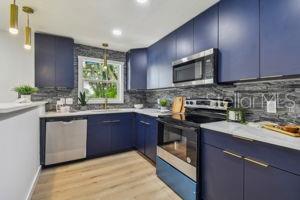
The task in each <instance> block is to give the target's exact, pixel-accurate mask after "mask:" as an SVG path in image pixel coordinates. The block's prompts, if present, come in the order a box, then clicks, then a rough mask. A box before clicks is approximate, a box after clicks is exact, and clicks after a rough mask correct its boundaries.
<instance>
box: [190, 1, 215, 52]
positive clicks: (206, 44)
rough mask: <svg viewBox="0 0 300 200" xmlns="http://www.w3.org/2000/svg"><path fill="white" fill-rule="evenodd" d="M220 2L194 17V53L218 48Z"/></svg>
mask: <svg viewBox="0 0 300 200" xmlns="http://www.w3.org/2000/svg"><path fill="white" fill-rule="evenodd" d="M218 9H219V8H218V4H217V5H215V6H212V7H210V8H209V9H208V10H206V11H205V12H203V13H201V14H200V15H198V16H197V17H196V18H195V19H194V53H198V52H200V51H204V50H207V49H210V48H218V30H219V28H218V27H219V24H218V22H219V19H218V16H219V10H218Z"/></svg>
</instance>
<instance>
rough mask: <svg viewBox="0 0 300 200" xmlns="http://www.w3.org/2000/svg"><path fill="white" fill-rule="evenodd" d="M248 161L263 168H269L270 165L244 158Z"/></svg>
mask: <svg viewBox="0 0 300 200" xmlns="http://www.w3.org/2000/svg"><path fill="white" fill-rule="evenodd" d="M244 159H245V160H246V161H248V162H251V163H254V164H256V165H259V166H261V167H266V168H267V167H269V165H268V164H266V163H262V162H259V161H256V160H252V159H250V158H244Z"/></svg>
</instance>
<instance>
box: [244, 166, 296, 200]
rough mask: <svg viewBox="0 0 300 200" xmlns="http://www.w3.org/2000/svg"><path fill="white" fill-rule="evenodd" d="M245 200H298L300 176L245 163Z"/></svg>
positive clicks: (270, 167)
mask: <svg viewBox="0 0 300 200" xmlns="http://www.w3.org/2000/svg"><path fill="white" fill-rule="evenodd" d="M244 190H245V195H244V196H245V198H244V199H245V200H266V199H272V200H283V199H288V200H298V199H299V197H300V176H297V175H295V174H291V173H289V172H286V171H283V170H280V169H278V168H274V167H272V166H268V167H263V166H260V165H257V164H255V163H251V162H247V161H245V186H244Z"/></svg>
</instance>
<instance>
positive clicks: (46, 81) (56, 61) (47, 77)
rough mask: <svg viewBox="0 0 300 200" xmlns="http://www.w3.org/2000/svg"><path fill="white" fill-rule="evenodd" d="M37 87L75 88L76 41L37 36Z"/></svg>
mask: <svg viewBox="0 0 300 200" xmlns="http://www.w3.org/2000/svg"><path fill="white" fill-rule="evenodd" d="M35 85H36V86H37V87H40V88H43V87H64V88H74V40H73V39H71V38H65V37H59V36H54V35H48V34H41V33H36V34H35Z"/></svg>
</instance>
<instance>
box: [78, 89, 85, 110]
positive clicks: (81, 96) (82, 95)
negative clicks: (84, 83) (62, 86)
mask: <svg viewBox="0 0 300 200" xmlns="http://www.w3.org/2000/svg"><path fill="white" fill-rule="evenodd" d="M78 100H79V102H80V110H82V111H85V110H87V98H86V93H85V92H80V93H79V97H78Z"/></svg>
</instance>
